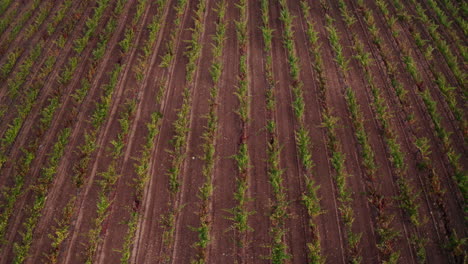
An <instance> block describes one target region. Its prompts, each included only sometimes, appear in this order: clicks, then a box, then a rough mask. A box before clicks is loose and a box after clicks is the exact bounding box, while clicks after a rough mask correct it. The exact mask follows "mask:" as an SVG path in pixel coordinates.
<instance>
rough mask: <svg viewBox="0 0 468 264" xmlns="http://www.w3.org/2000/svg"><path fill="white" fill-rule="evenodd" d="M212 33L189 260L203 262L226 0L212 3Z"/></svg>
mask: <svg viewBox="0 0 468 264" xmlns="http://www.w3.org/2000/svg"><path fill="white" fill-rule="evenodd" d="M215 11H216V15H217V21H216V22H215V23H216V33H215V34H214V35H213V36H212V40H213V41H214V45H213V48H212V49H211V51H212V53H213V60H212V63H211V67H210V74H211V81H212V82H213V86H212V88H211V89H210V102H209V105H210V108H209V112H208V115H207V122H208V123H207V125H206V126H205V131H204V132H203V140H204V143H203V145H202V148H203V151H204V154H203V161H204V165H203V170H202V174H203V177H204V180H205V182H204V183H203V185H202V186H201V187H200V191H199V198H200V200H201V204H200V209H199V217H200V226H199V227H196V228H194V230H195V231H196V232H197V233H198V241H197V242H195V244H194V246H195V247H196V248H197V250H198V253H197V256H196V257H195V259H194V260H192V261H193V263H198V264H202V263H206V262H207V247H208V245H209V244H210V241H211V236H210V231H211V223H212V219H211V218H212V217H211V210H212V208H211V207H212V204H211V201H212V199H213V198H212V197H213V188H214V187H213V176H214V175H213V174H214V167H215V159H216V158H215V157H216V154H217V153H216V149H215V143H216V138H217V135H218V113H217V110H218V107H217V105H218V103H217V102H218V93H219V88H220V78H221V75H222V72H223V60H222V53H223V49H224V43H225V41H226V26H227V23H226V21H225V15H226V2H225V1H224V0H223V1H221V2H219V3H218V4H217V6H216V9H215Z"/></svg>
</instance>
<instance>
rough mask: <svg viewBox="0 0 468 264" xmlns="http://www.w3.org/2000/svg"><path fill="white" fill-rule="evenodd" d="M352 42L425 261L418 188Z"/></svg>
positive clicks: (366, 63) (349, 19) (363, 57)
mask: <svg viewBox="0 0 468 264" xmlns="http://www.w3.org/2000/svg"><path fill="white" fill-rule="evenodd" d="M340 10H341V13H342V17H343V18H344V20H345V22H346V26H347V28H348V30H352V25H353V24H354V23H355V22H356V21H357V20H356V18H355V17H354V15H352V14H351V13H350V12H349V10H348V8H347V6H346V4H345V3H344V1H340ZM351 42H352V44H353V47H352V48H353V51H354V54H355V55H354V56H355V59H356V60H357V61H358V65H360V67H361V68H362V70H363V72H364V78H365V80H366V82H367V84H368V87H369V88H370V91H371V94H372V110H373V112H374V113H375V115H376V120H377V121H378V123H379V125H380V127H381V128H382V130H383V139H384V143H385V146H386V149H387V152H388V154H389V156H390V161H391V163H392V165H393V168H394V173H395V174H396V176H397V186H398V190H399V197H398V199H397V200H398V201H399V203H400V207H401V208H402V209H403V210H404V211H405V212H406V214H407V216H408V217H409V220H410V222H411V223H412V225H413V226H414V227H415V230H416V232H414V233H413V235H412V238H411V240H412V242H413V244H414V245H413V246H414V247H415V252H416V255H417V257H418V260H419V261H420V262H422V263H423V262H425V258H426V253H425V248H424V243H425V242H424V240H423V238H422V237H421V236H420V234H419V232H420V228H421V227H422V225H423V223H424V221H423V219H422V218H421V216H420V212H419V207H420V205H419V192H416V190H415V189H414V187H413V186H412V183H411V181H410V180H409V177H408V174H407V164H406V159H407V158H406V155H405V154H404V153H403V152H402V150H401V145H400V143H399V141H400V140H399V139H398V136H397V134H396V131H395V129H394V128H392V125H391V120H390V116H391V114H390V110H389V109H388V103H387V100H386V98H385V97H384V96H383V94H382V91H381V89H380V88H379V86H378V85H376V83H375V81H374V76H373V73H372V71H371V69H370V66H371V65H372V60H371V54H370V53H368V52H366V51H365V50H364V45H363V44H362V42H361V40H360V39H359V37H358V35H356V34H355V35H354V36H353V39H352V40H351ZM391 259H392V261H395V262H396V261H397V258H396V257H394V258H391Z"/></svg>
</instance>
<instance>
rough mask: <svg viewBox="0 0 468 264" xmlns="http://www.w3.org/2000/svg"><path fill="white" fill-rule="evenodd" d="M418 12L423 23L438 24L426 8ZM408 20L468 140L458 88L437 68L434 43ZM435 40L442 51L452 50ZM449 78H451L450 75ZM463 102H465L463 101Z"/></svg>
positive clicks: (466, 125)
mask: <svg viewBox="0 0 468 264" xmlns="http://www.w3.org/2000/svg"><path fill="white" fill-rule="evenodd" d="M418 12H420V19H421V20H422V21H423V23H425V24H431V26H430V27H431V28H432V27H435V26H436V24H435V23H433V22H432V21H431V20H430V19H429V18H428V17H427V16H426V14H425V13H424V10H423V9H422V7H420V6H418ZM406 22H407V23H408V25H409V29H410V32H411V36H412V38H413V40H414V42H415V44H416V46H417V47H418V49H419V50H420V51H421V53H422V54H423V55H424V58H425V59H426V61H427V62H428V64H429V69H430V71H431V72H432V75H433V76H434V79H435V83H436V84H437V86H438V87H439V90H440V91H441V93H442V95H443V96H444V99H445V101H446V103H447V105H448V106H449V109H450V111H451V112H452V114H453V116H454V117H455V119H456V120H457V121H458V123H459V125H460V129H461V131H462V133H463V136H464V137H465V140H468V139H467V137H468V130H467V129H468V121H467V120H465V118H464V111H463V109H460V107H459V105H460V104H459V103H458V101H457V97H458V96H457V93H456V89H457V88H456V87H452V86H450V84H449V83H448V82H447V80H446V77H445V76H444V74H443V73H442V72H440V71H439V70H438V69H437V63H436V61H435V59H434V54H433V53H434V50H435V49H434V46H433V45H432V43H430V41H429V40H426V39H424V38H423V37H422V36H421V33H422V32H421V31H419V30H417V28H415V27H414V26H413V24H412V20H411V19H410V20H406ZM431 30H432V29H430V31H431ZM434 32H435V33H437V32H436V31H434ZM437 34H438V33H437ZM437 36H438V38H440V35H437ZM435 42H436V47H438V48H439V50H441V52H442V53H443V54H444V53H448V52H445V50H446V49H449V50H450V47H449V45H448V44H444V43H445V42H443V43H442V44H440V43H438V42H437V41H435ZM440 45H443V47H439V46H440ZM452 63H453V62H452ZM449 65H450V63H449ZM449 78H450V76H449ZM461 85H462V88H463V86H464V83H462V84H461ZM461 104H463V102H462V103H461Z"/></svg>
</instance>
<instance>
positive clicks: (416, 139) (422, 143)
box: [358, 1, 451, 235]
mask: <svg viewBox="0 0 468 264" xmlns="http://www.w3.org/2000/svg"><path fill="white" fill-rule="evenodd" d="M382 3H383V1H378V3H377V4H378V5H381V4H382ZM358 6H359V8H360V9H359V10H360V11H361V12H362V14H363V18H364V21H365V23H366V25H367V28H368V31H369V32H370V33H371V37H372V41H373V43H374V45H376V47H377V49H378V51H379V54H380V56H381V58H382V59H383V61H384V65H385V71H386V74H387V76H388V77H389V79H390V84H391V85H392V87H393V88H394V90H395V93H396V95H397V97H398V99H399V100H398V103H399V106H400V107H401V108H402V110H403V111H404V113H405V115H406V118H407V121H408V123H409V126H408V127H407V128H409V131H410V132H411V133H412V137H411V143H412V145H413V146H414V147H415V148H416V149H418V150H419V153H420V155H417V162H418V167H419V168H420V169H421V170H423V171H425V172H426V173H428V175H429V178H428V179H427V180H426V182H427V185H428V186H429V190H430V194H431V196H432V198H434V199H435V200H436V204H437V206H438V208H439V210H440V211H441V214H442V216H443V221H444V224H445V229H446V232H447V233H448V234H449V235H450V234H451V228H450V226H451V225H450V219H448V217H447V210H446V208H445V204H444V198H443V196H444V192H445V191H444V190H443V189H442V187H441V179H440V177H439V175H438V174H437V172H436V171H435V169H434V168H433V167H432V165H431V164H429V163H428V162H427V161H428V155H429V154H430V151H429V148H430V144H429V140H428V139H427V138H425V137H420V136H418V135H417V134H418V133H417V131H420V130H421V128H420V126H419V123H418V122H415V120H414V116H415V113H414V110H413V109H412V107H410V106H409V105H408V101H407V97H406V94H407V92H408V91H407V90H406V88H405V87H404V86H403V85H402V84H401V83H400V81H399V80H398V79H400V78H401V77H400V74H399V73H397V72H396V66H395V65H394V64H393V62H392V61H391V60H390V55H389V51H388V48H387V47H386V46H385V44H384V43H383V40H382V38H381V36H380V32H379V30H378V29H377V26H376V24H375V20H374V16H373V12H372V11H371V10H370V9H369V8H368V7H367V6H366V5H364V3H362V2H361V1H358ZM371 29H374V30H371Z"/></svg>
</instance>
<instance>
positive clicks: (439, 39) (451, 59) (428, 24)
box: [392, 0, 468, 97]
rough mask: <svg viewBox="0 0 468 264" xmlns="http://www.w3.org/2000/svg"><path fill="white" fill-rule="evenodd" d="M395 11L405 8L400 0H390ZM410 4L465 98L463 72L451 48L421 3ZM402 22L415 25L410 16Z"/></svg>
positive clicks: (467, 92)
mask: <svg viewBox="0 0 468 264" xmlns="http://www.w3.org/2000/svg"><path fill="white" fill-rule="evenodd" d="M392 1H393V5H394V7H395V9H396V10H397V11H398V12H403V11H404V10H405V7H404V6H403V5H402V3H401V2H400V0H392ZM411 4H412V5H414V6H415V8H416V14H417V20H419V21H421V22H422V24H423V26H424V28H427V32H428V33H429V35H430V36H431V38H432V40H433V41H434V43H435V49H436V50H438V51H439V52H440V53H441V54H442V56H443V57H444V58H445V62H446V64H447V65H448V67H449V68H450V70H451V71H452V73H453V75H454V76H455V78H456V79H457V81H458V83H459V84H460V86H459V87H458V88H459V89H460V90H461V91H462V92H463V94H464V96H465V97H467V94H468V91H467V90H466V87H465V72H464V71H463V70H462V68H461V66H460V62H459V61H458V58H457V56H456V55H455V54H454V53H453V51H452V50H453V48H452V47H450V45H449V44H448V42H447V40H446V39H445V38H444V37H443V36H442V35H441V34H440V33H439V32H438V30H437V29H438V28H439V25H437V24H436V23H434V21H433V20H432V19H431V18H429V17H428V16H427V15H426V10H425V9H424V8H423V7H422V5H421V3H418V2H416V1H414V0H411ZM402 20H403V21H405V22H408V24H412V23H416V22H417V21H415V20H414V19H413V17H412V16H403V17H402Z"/></svg>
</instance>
